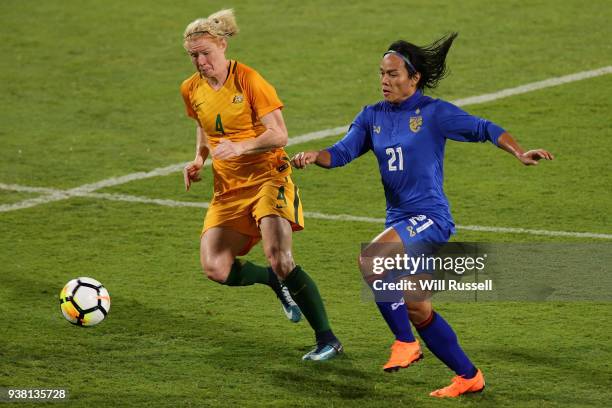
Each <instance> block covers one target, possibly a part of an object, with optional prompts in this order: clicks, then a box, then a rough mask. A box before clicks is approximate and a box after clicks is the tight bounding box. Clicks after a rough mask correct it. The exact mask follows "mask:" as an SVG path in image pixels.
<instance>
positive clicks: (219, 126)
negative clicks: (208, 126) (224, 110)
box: [215, 113, 225, 135]
mask: <svg viewBox="0 0 612 408" xmlns="http://www.w3.org/2000/svg"><path fill="white" fill-rule="evenodd" d="M215 130H216V131H217V132H219V133H221V134H223V135H224V134H225V130H223V122H221V114H220V113H217V119H216V120H215Z"/></svg>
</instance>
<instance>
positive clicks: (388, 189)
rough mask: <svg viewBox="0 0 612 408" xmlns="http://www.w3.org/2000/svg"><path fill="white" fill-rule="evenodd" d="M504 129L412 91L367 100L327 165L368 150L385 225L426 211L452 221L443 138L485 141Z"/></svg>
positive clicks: (444, 139) (448, 104) (332, 152)
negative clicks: (400, 97)
mask: <svg viewBox="0 0 612 408" xmlns="http://www.w3.org/2000/svg"><path fill="white" fill-rule="evenodd" d="M503 132H504V130H503V129H502V128H501V127H499V126H497V125H496V124H494V123H492V122H490V121H488V120H485V119H481V118H478V117H476V116H472V115H470V114H468V113H466V112H465V111H463V110H461V109H460V108H458V107H457V106H455V105H453V104H451V103H449V102H446V101H442V100H439V99H433V98H430V97H428V96H425V95H423V94H422V93H421V92H420V91H417V92H416V93H415V94H414V95H412V96H411V97H410V98H408V99H406V100H405V101H404V102H402V103H400V104H391V103H389V102H386V101H382V102H378V103H377V104H374V105H369V106H366V107H365V108H364V109H363V110H362V111H361V112H360V113H359V114H358V115H357V117H356V118H355V120H354V121H353V123H352V124H351V126H350V128H349V131H348V133H347V134H346V136H344V138H342V139H341V140H340V141H338V142H337V143H336V144H334V145H333V146H332V147H330V148H329V149H327V150H328V151H329V153H330V155H331V166H330V167H338V166H344V165H345V164H347V163H349V162H350V161H352V160H354V159H356V158H357V157H359V156H361V155H363V154H365V153H366V152H368V151H369V150H372V151H373V152H374V154H375V155H376V159H377V160H378V167H379V169H380V175H381V178H382V183H383V186H384V189H385V196H386V199H387V219H386V225H387V227H388V226H391V225H393V224H394V223H396V222H398V221H400V220H403V219H405V218H407V217H411V216H415V215H420V214H426V215H428V216H431V217H434V218H436V219H437V220H438V221H439V222H448V223H449V225H450V226H451V227H452V226H454V223H453V219H452V217H451V214H450V210H449V204H448V199H447V198H446V195H445V194H444V191H443V190H442V185H443V179H444V165H443V164H444V146H445V143H446V139H452V140H457V141H460V142H485V141H487V140H488V141H490V142H492V143H494V144H495V145H497V139H498V138H499V136H501V134H502V133H503Z"/></svg>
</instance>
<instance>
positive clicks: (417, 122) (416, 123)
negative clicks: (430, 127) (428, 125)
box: [410, 109, 423, 133]
mask: <svg viewBox="0 0 612 408" xmlns="http://www.w3.org/2000/svg"><path fill="white" fill-rule="evenodd" d="M415 113H416V115H417V116H411V117H410V130H412V131H413V132H414V133H416V132H418V131H419V130H421V126H423V117H422V116H421V115H420V113H421V110H420V109H417V110H416V112H415Z"/></svg>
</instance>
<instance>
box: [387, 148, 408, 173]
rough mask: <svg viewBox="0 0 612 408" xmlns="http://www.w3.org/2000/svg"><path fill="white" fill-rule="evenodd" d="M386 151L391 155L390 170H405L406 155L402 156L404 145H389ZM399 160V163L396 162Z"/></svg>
mask: <svg viewBox="0 0 612 408" xmlns="http://www.w3.org/2000/svg"><path fill="white" fill-rule="evenodd" d="M385 153H387V154H388V155H389V161H388V163H387V164H388V165H389V171H398V170H400V171H402V170H404V156H402V147H401V146H400V147H396V148H395V149H394V148H393V147H387V149H386V150H385ZM396 162H397V163H396Z"/></svg>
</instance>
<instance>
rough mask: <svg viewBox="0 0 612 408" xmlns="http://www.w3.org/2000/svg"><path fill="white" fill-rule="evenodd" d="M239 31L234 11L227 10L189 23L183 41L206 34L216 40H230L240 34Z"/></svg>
mask: <svg viewBox="0 0 612 408" xmlns="http://www.w3.org/2000/svg"><path fill="white" fill-rule="evenodd" d="M238 31H239V29H238V24H236V17H235V16H234V10H232V9H226V10H220V11H217V12H216V13H213V14H211V15H210V16H208V17H207V18H198V19H197V20H194V21H192V22H191V23H189V25H187V28H185V32H184V33H183V39H184V40H185V42H187V41H190V40H192V39H194V38H198V37H200V36H202V35H206V34H208V35H211V36H213V37H215V38H229V37H232V36H234V35H236V34H238Z"/></svg>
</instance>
